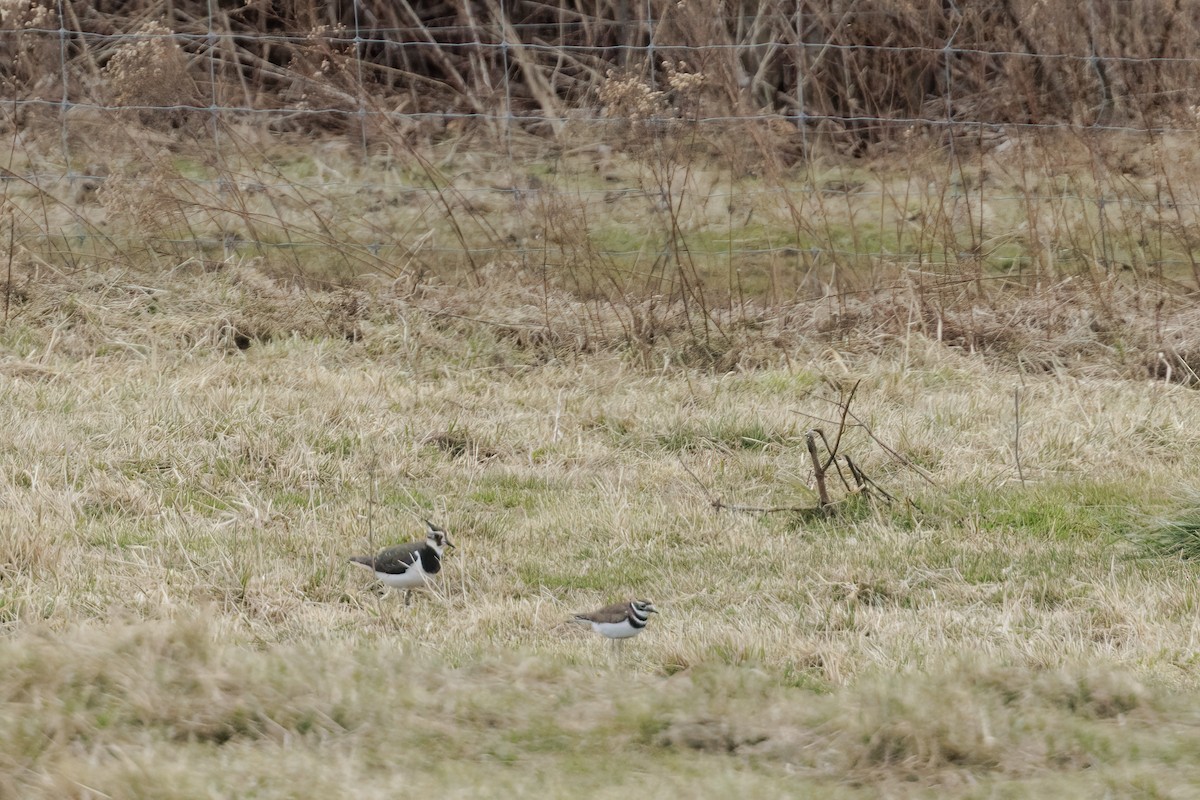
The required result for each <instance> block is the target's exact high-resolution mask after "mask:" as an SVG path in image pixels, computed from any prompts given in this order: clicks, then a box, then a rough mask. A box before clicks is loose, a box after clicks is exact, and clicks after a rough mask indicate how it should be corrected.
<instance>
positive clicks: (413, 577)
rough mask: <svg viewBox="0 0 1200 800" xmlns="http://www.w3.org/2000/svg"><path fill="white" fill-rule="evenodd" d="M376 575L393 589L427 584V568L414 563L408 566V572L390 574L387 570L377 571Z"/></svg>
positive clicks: (411, 587)
mask: <svg viewBox="0 0 1200 800" xmlns="http://www.w3.org/2000/svg"><path fill="white" fill-rule="evenodd" d="M375 577H376V578H378V579H379V582H380V583H382V584H383V585H384V586H387V587H389V588H392V589H415V588H417V587H418V586H424V585H425V578H426V574H425V570H423V569H421V567H420V566H417V565H414V566H411V567H409V568H408V571H407V572H403V573H401V574H399V575H390V574H388V573H386V572H376V573H375Z"/></svg>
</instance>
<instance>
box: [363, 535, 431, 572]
mask: <svg viewBox="0 0 1200 800" xmlns="http://www.w3.org/2000/svg"><path fill="white" fill-rule="evenodd" d="M424 546H425V544H424V543H423V542H420V543H418V542H411V543H409V544H398V545H396V546H395V547H389V548H388V549H386V550H384V551H383V552H381V553H380V554H379V555H377V556H375V563H374V565H373V566H374V567H375V571H376V572H385V573H387V574H388V575H403V574H404V573H406V572H408V568H409V567H411V566H412V565H413V564H414V563H416V561H417V559H418V558H420V555H419V551H420V549H421V548H422V547H424Z"/></svg>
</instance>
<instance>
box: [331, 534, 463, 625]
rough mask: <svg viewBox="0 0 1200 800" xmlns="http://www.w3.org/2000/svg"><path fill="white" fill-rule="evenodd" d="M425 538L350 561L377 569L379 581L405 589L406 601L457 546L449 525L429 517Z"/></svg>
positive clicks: (391, 586) (395, 587)
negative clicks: (430, 519) (450, 533)
mask: <svg viewBox="0 0 1200 800" xmlns="http://www.w3.org/2000/svg"><path fill="white" fill-rule="evenodd" d="M425 525H426V528H427V531H426V533H425V541H423V542H409V543H408V544H398V545H396V546H395V547H389V548H387V549H386V550H382V551H380V552H379V554H378V555H374V556H352V557H351V558H350V563H352V564H357V565H358V566H361V567H366V568H367V569H369V570H371V571H372V572H374V573H375V577H376V578H378V579H379V582H380V583H382V584H383V585H384V586H387V587H388V588H390V589H395V590H396V591H400V590H404V591H405V592H407V594H406V596H405V601H404V602H405V605H407V604H408V601H409V600H410V599H411V598H412V590H413V589H418V588H420V587H422V586H425V585H426V584H427V583H428V582H429V578H430V576H432V575H436V574H437V573H439V572H441V570H442V554H443V553H444V552H445V551H446V548H448V547H454V543H453V542H451V541H450V535H449V534H447V533H446V531H445V529H443V528H440V527H438V526H437V525H434V524H433V523H432V522H430V521H429V520H425Z"/></svg>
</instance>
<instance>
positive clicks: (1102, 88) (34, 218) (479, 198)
mask: <svg viewBox="0 0 1200 800" xmlns="http://www.w3.org/2000/svg"><path fill="white" fill-rule="evenodd" d="M485 5H486V8H487V10H488V13H487V14H486V15H485V16H486V19H485V20H484V19H481V21H477V22H474V23H472V22H471V21H469V20H467V21H464V19H463V17H464V15H466V16H469V14H468V13H467V12H468V11H469V9H470V8H471V6H466V5H464V6H462V7H461V9H462V11H463V13H460V14H458V15H456V16H455V17H454V18H453V19H451V18H446V19H443V20H440V21H439V24H437V25H432V24H426V23H422V24H412V25H397V24H386V22H380V20H379V19H378V18H377V17H376V16H375V15H374V12H373V8H372V7H368V6H365V5H362V3H361V0H356V1H355V2H353V3H350V4H348V5H345V6H339V8H341V9H343V11H345V13H343V14H342V16H343V17H344V18H345V19H347V20H349V24H344V23H342V24H335V25H329V26H322V27H314V28H309V29H304V28H299V27H297V28H289V27H287V25H286V24H277V25H274V26H271V27H270V29H269V30H250V29H249V28H246V27H243V28H240V29H236V30H235V29H234V28H233V27H232V26H231V24H230V12H229V11H228V10H227V9H222V8H221V6H220V4H218V3H216V2H215V0H207V5H206V6H205V8H206V16H204V17H202V18H191V19H188V20H186V21H183V22H180V21H179V20H175V22H176V23H178V24H175V25H174V26H173V25H172V21H171V20H168V19H164V20H160V21H158V22H156V23H152V24H146V21H145V19H144V18H138V20H137V25H138V27H137V28H136V29H131V30H121V29H119V26H116V25H115V24H113V18H111V17H104V18H103V20H102V21H98V19H97V18H95V17H94V16H93V17H88V18H87V19H84V20H82V21H81V18H80V15H79V14H78V12H77V10H75V9H73V7H72V6H71V5H70V4H69V3H67V2H66V1H65V0H57V3H56V4H55V5H54V6H53V7H42V6H38V5H32V6H29V7H25V6H13V7H11V8H10V7H6V10H5V12H4V16H3V17H0V53H4V54H6V55H7V56H8V57H9V65H8V67H6V68H0V74H2V75H3V77H4V79H5V84H4V85H5V87H6V92H7V95H8V96H7V97H5V98H4V102H3V108H2V109H0V119H3V120H4V123H5V128H6V129H7V131H8V132H9V134H10V137H11V141H10V146H9V147H8V148H6V150H7V158H6V160H5V161H4V162H0V166H2V167H3V171H2V173H0V177H2V179H3V185H4V187H5V188H4V202H5V205H6V206H7V207H8V208H9V214H10V220H11V221H10V225H11V226H12V228H13V230H12V232H11V233H12V234H13V235H12V236H11V237H9V238H10V241H11V242H13V245H12V246H11V247H10V249H13V248H17V249H19V250H20V252H21V253H23V254H25V255H26V256H28V257H29V258H33V259H43V260H45V261H48V262H51V263H59V264H62V263H66V264H70V265H72V266H78V265H79V264H81V263H86V262H88V260H89V259H91V260H92V261H96V260H97V259H115V258H121V257H132V256H135V255H136V256H138V257H142V258H145V257H149V258H150V259H151V260H152V261H155V262H156V263H162V264H164V265H165V264H169V263H171V262H176V263H177V262H178V261H179V260H181V259H184V260H186V259H196V260H199V261H205V262H208V261H221V260H226V261H227V260H229V259H234V258H240V259H251V258H259V259H264V260H266V261H267V262H270V263H272V264H274V265H275V266H283V267H286V268H289V269H293V270H295V271H297V272H302V273H304V274H322V273H328V272H329V271H330V270H332V271H333V272H334V273H339V272H341V271H346V272H361V271H378V272H382V273H385V274H388V275H399V274H402V273H404V272H406V271H410V270H414V269H420V270H425V269H436V268H437V267H438V265H439V264H443V263H448V264H451V265H452V266H455V267H465V268H469V269H471V270H478V269H479V267H480V264H481V263H482V262H483V261H485V260H486V261H507V262H512V263H517V264H521V265H525V266H529V265H536V266H538V267H540V268H542V269H545V270H554V269H558V270H564V271H570V270H578V269H580V267H581V265H583V264H585V263H591V264H597V263H598V264H602V265H605V267H606V268H610V269H612V270H615V271H619V272H623V273H624V274H627V275H642V276H645V275H653V274H655V273H656V272H659V273H662V274H665V272H666V268H665V267H664V266H663V265H664V264H666V263H668V262H670V263H673V264H674V265H675V267H676V268H683V267H687V268H688V269H692V270H695V271H698V272H705V273H713V272H722V271H723V272H724V273H725V274H729V275H732V274H733V271H735V270H742V269H746V270H749V271H757V272H758V273H759V274H761V275H766V276H768V278H766V280H768V282H770V283H771V284H772V290H773V291H776V292H778V291H800V287H801V286H803V285H805V284H806V282H807V281H809V280H810V279H811V278H812V276H813V275H820V274H822V273H823V271H826V270H828V269H830V268H831V267H832V266H836V265H839V264H842V265H851V266H854V267H856V268H858V269H863V268H867V269H873V268H875V267H876V266H878V265H879V264H881V263H885V262H886V263H887V264H889V265H893V266H899V267H901V268H905V269H918V270H922V269H928V268H935V267H942V268H950V267H953V268H957V269H961V268H962V267H963V265H965V264H974V265H980V264H982V265H984V266H987V267H989V268H998V269H999V268H1002V269H1010V270H1014V271H1016V272H1023V271H1025V270H1030V269H1036V270H1041V269H1062V268H1063V267H1064V265H1069V268H1070V269H1085V268H1089V269H1090V268H1095V267H1097V266H1098V267H1100V268H1102V269H1118V268H1120V269H1131V270H1137V271H1141V272H1147V273H1153V274H1157V275H1159V276H1163V275H1166V274H1177V275H1184V276H1186V275H1188V274H1195V275H1200V270H1198V269H1197V267H1196V261H1195V250H1196V247H1195V240H1196V237H1197V236H1198V235H1200V223H1198V221H1197V219H1196V213H1197V209H1200V193H1197V191H1196V190H1195V189H1194V185H1195V183H1196V182H1195V181H1192V180H1190V177H1191V176H1190V175H1189V174H1188V167H1189V166H1190V158H1191V148H1190V146H1189V145H1188V144H1187V142H1188V141H1190V138H1191V137H1194V136H1195V134H1196V131H1197V124H1196V119H1197V108H1198V106H1200V96H1195V95H1194V93H1193V90H1192V89H1191V88H1190V87H1192V86H1198V85H1200V82H1197V81H1196V80H1195V78H1196V77H1200V75H1197V73H1198V72H1200V57H1197V56H1193V55H1189V54H1186V53H1177V52H1173V51H1171V50H1169V49H1168V48H1167V47H1166V44H1165V43H1164V44H1163V46H1161V47H1158V48H1157V50H1156V51H1155V50H1154V49H1153V48H1152V49H1151V52H1150V53H1149V54H1147V53H1146V52H1143V51H1145V50H1146V48H1145V47H1141V48H1138V47H1131V48H1130V49H1131V50H1137V51H1138V52H1136V53H1131V52H1126V51H1124V50H1122V48H1121V47H1120V46H1119V45H1120V42H1119V41H1118V40H1117V39H1114V37H1113V36H1112V35H1108V36H1097V35H1095V34H1096V32H1097V31H1100V32H1101V33H1103V31H1101V28H1102V27H1103V25H1104V24H1106V23H1105V22H1104V20H1105V19H1107V18H1108V17H1107V16H1106V15H1107V14H1108V11H1107V10H1105V9H1097V8H1096V7H1095V6H1094V4H1089V5H1088V6H1087V8H1086V9H1085V12H1086V13H1085V17H1084V18H1083V20H1084V24H1085V26H1087V27H1088V36H1086V37H1084V39H1083V40H1081V41H1083V42H1084V46H1082V47H1081V48H1080V49H1078V50H1075V51H1070V50H1064V49H1053V48H1051V47H1048V46H1042V47H1040V48H1038V49H1037V51H1036V52H1034V51H1032V50H1031V49H1030V48H1029V47H1026V48H1025V49H1023V50H1022V49H1012V48H1003V47H988V46H980V44H978V42H972V41H963V39H962V38H961V37H960V31H962V30H963V26H964V24H965V22H964V20H966V19H967V17H966V16H964V15H965V14H966V13H967V12H966V11H964V9H960V8H958V7H957V6H955V5H954V4H949V5H948V6H945V7H944V10H945V14H946V16H945V18H944V19H942V20H940V22H938V24H935V25H931V26H930V30H929V31H928V32H927V35H924V36H923V37H922V40H920V41H911V42H906V41H898V40H891V41H880V42H877V43H870V44H868V43H864V42H850V41H846V40H845V38H846V37H845V34H844V32H845V31H846V30H851V29H854V28H855V26H859V27H861V28H867V27H873V26H874V27H878V26H884V28H886V26H887V25H888V24H889V17H888V15H886V14H884V13H882V12H880V11H878V10H863V11H850V12H846V13H845V14H844V15H843V16H842V17H841V19H840V21H839V24H838V26H837V27H833V28H830V27H829V26H826V27H825V28H822V27H821V26H820V25H817V24H816V23H815V22H813V19H812V18H813V14H812V10H811V8H810V7H808V6H805V5H802V4H801V5H795V6H793V7H791V8H790V9H787V10H786V11H784V12H782V13H779V14H775V15H768V14H765V13H763V12H761V11H760V12H757V13H748V14H742V15H737V14H727V13H726V14H720V13H718V14H711V15H708V16H706V17H704V19H703V20H699V19H689V18H687V17H686V16H685V15H686V12H685V11H678V10H674V11H673V10H672V8H676V9H683V8H684V4H682V3H680V4H677V6H674V7H663V6H660V5H654V4H652V3H651V2H650V1H649V0H645V2H644V3H642V4H638V3H634V4H632V5H629V4H627V5H626V6H625V7H626V8H635V7H636V11H637V14H636V15H634V16H637V17H638V18H635V19H626V20H609V21H605V22H604V24H602V25H601V24H598V23H597V22H596V21H595V20H592V21H588V20H584V19H571V18H569V17H570V16H571V13H568V12H569V11H570V10H569V9H559V10H558V11H559V12H561V15H562V18H561V19H560V20H559V21H558V22H557V23H556V24H555V25H549V24H547V23H546V22H545V21H544V20H543V21H541V22H537V23H531V22H527V21H525V19H526V17H528V15H529V13H531V12H529V9H528V7H525V6H521V7H520V10H521V14H516V13H515V12H514V11H513V9H514V8H517V7H518V5H519V4H516V3H514V2H512V0H505V2H499V3H493V4H485ZM480 8H483V6H481V7H480ZM664 8H666V12H664V11H663V9H664ZM721 8H724V6H722V7H721ZM781 8H782V7H781ZM1106 8H1107V7H1106ZM414 13H415V12H414ZM572 13H573V12H572ZM697 13H699V12H697ZM522 15H524V16H522ZM102 22H103V24H102ZM701 22H703V24H704V25H708V26H715V29H720V30H737V31H740V32H741V33H740V34H739V36H738V37H734V39H733V40H721V38H720V37H714V38H713V39H712V40H711V41H689V40H687V39H686V37H681V36H680V35H679V34H678V31H679V30H682V29H684V28H686V25H685V24H684V23H687V24H691V25H695V26H699V25H700V24H701ZM756 31H757V32H758V33H756ZM762 31H776V32H779V31H782V32H784V34H785V35H780V36H779V38H776V39H772V38H770V37H766V36H764V35H763V34H762V33H761V32H762ZM822 31H824V32H825V33H827V34H828V35H826V36H824V38H822V36H821V35H820V34H821V33H822ZM939 31H940V33H939ZM548 32H550V33H555V35H556V38H547V34H548ZM939 36H940V39H939ZM934 40H937V41H934ZM1063 41H1069V37H1067V38H1064V39H1063ZM280 52H286V56H280V55H279V53H280ZM833 61H837V62H838V63H839V64H840V68H841V69H843V71H850V72H852V71H853V70H854V69H855V68H859V69H861V71H862V75H864V76H867V77H866V78H864V79H863V82H861V83H857V84H856V83H855V82H854V81H855V80H856V79H855V78H854V77H853V76H852V75H851V76H850V77H849V78H848V80H849V82H850V85H853V86H857V87H858V90H859V91H860V93H859V95H858V96H855V95H854V93H853V92H851V93H847V94H840V95H839V94H838V93H837V91H835V89H833V88H831V87H830V86H829V85H827V84H825V83H822V81H823V80H826V78H825V77H824V76H826V75H827V73H826V72H824V71H825V70H828V69H829V68H830V67H829V65H830V63H831V62H833ZM405 64H408V65H412V66H411V67H410V68H402V67H401V66H397V65H405ZM904 64H914V65H918V66H920V67H921V68H920V69H918V70H916V71H915V72H914V73H913V74H912V75H905V74H904V73H903V69H902V67H903V65H904ZM1052 64H1057V65H1059V66H1060V67H1061V71H1060V72H1055V73H1053V74H1051V73H1050V72H1049V71H1048V70H1049V68H1048V66H1047V65H1052ZM879 65H885V67H886V65H893V67H894V68H895V69H897V70H898V71H897V72H895V73H888V72H887V71H886V69H890V68H893V67H886V68H881V67H880V66H879ZM881 69H883V71H880V70H881ZM422 70H425V71H424V72H422ZM1048 76H1049V77H1048ZM1155 76H1157V77H1155ZM872 80H873V81H875V83H874V84H872V83H871V81H872ZM1005 80H1011V81H1013V82H1012V83H1011V84H1005V85H1004V88H1003V89H1002V90H995V88H994V87H991V88H989V82H991V83H996V84H1000V83H1003V81H1005ZM1021 80H1027V83H1026V84H1024V85H1022V84H1021V83H1020V81H1021ZM1039 87H1040V88H1039ZM1045 87H1053V88H1054V89H1055V91H1059V92H1062V93H1063V97H1064V98H1067V99H1068V102H1067V103H1066V104H1065V105H1066V106H1069V107H1061V108H1058V109H1057V111H1058V112H1061V113H1053V112H1054V111H1055V109H1053V108H1052V109H1051V110H1050V112H1046V111H1045V109H1042V110H1039V111H1038V112H1037V113H1034V112H1033V111H1031V109H1033V108H1035V107H1036V108H1039V109H1041V108H1042V105H1044V98H1041V97H1040V96H1039V97H1037V98H1035V99H1022V98H1020V97H1010V98H1005V97H1001V102H997V97H998V96H1003V95H1005V94H1006V93H1007V94H1014V92H1011V91H1009V90H1010V89H1012V90H1015V89H1018V88H1023V89H1024V90H1025V91H1027V92H1029V93H1031V94H1030V97H1031V98H1032V97H1033V95H1034V94H1036V93H1037V92H1038V91H1042V90H1046V91H1048V89H1046V88H1045ZM902 96H910V99H911V102H909V103H908V104H907V105H903V104H896V103H893V104H892V105H887V103H888V102H890V101H889V98H892V99H894V98H898V97H902ZM913 98H915V99H913ZM639 103H640V105H639ZM281 253H286V254H287V255H286V257H285V258H284V259H283V261H282V262H280V256H279V254H281ZM9 255H10V258H11V257H13V253H10V254H9ZM980 268H983V267H980ZM780 269H783V270H784V271H786V272H787V274H788V275H789V276H790V277H787V278H780V277H779V272H778V271H779V270H780ZM730 280H731V281H732V278H731V279H730ZM738 280H739V281H740V280H741V276H740V275H739V277H738ZM731 285H732V284H731Z"/></svg>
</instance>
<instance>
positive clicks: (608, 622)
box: [574, 600, 658, 645]
mask: <svg viewBox="0 0 1200 800" xmlns="http://www.w3.org/2000/svg"><path fill="white" fill-rule="evenodd" d="M657 613H658V609H657V608H655V607H654V603H651V602H650V601H649V600H630V601H629V602H627V603H613V604H612V605H611V606H605V607H604V608H601V609H597V610H596V611H592V612H589V613H587V614H576V615H575V618H574V619H575V622H579V623H582V624H585V625H591V626H592V630H594V631H595V632H596V633H598V634H600V635H601V636H606V637H608V638H609V639H612V641H613V644H614V645H615V644H617V642H619V641H622V640H624V639H631V638H633V637H634V636H637V635H638V634H639V633H641V632H642V629H643V628H645V627H646V622H647V621H648V620H649V619H650V615H651V614H657Z"/></svg>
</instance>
